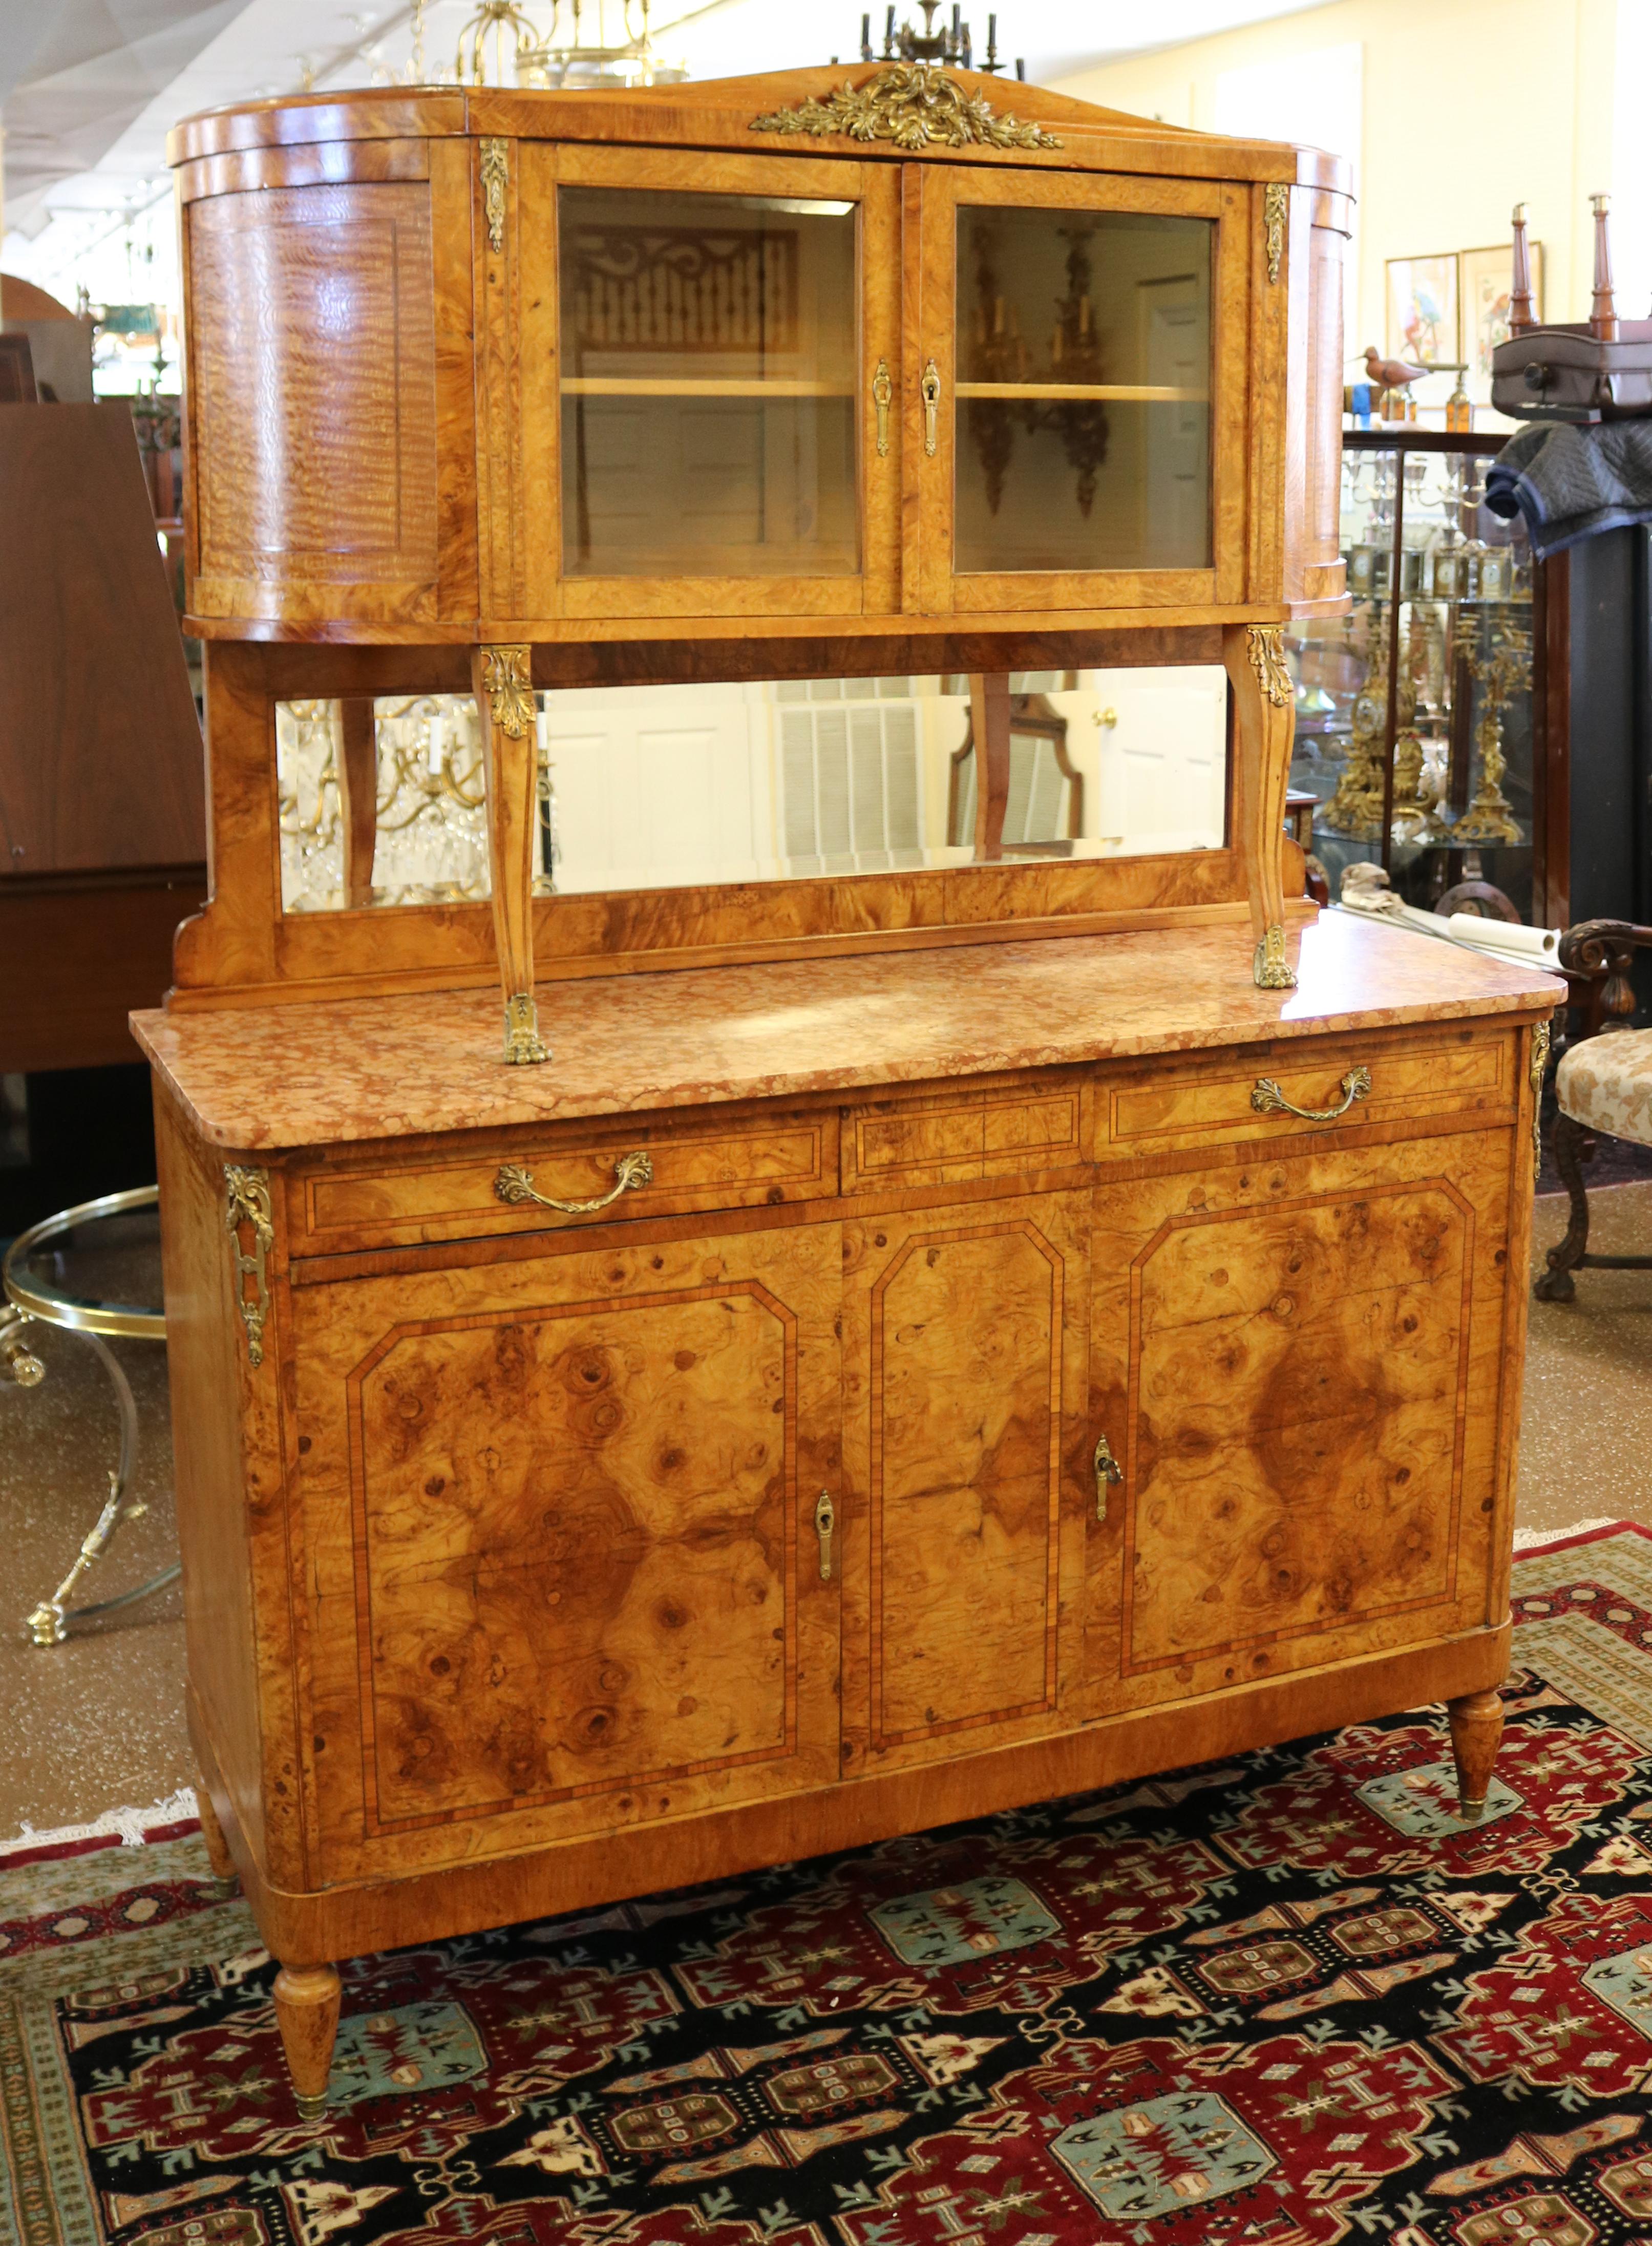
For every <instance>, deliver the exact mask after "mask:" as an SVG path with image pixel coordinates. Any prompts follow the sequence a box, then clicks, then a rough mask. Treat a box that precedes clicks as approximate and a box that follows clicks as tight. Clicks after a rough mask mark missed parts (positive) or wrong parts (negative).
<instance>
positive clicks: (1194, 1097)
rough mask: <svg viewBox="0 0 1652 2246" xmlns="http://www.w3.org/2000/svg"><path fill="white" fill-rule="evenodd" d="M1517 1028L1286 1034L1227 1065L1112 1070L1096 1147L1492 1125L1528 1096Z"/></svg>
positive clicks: (1145, 1149) (1104, 1153)
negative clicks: (1351, 1035)
mask: <svg viewBox="0 0 1652 2246" xmlns="http://www.w3.org/2000/svg"><path fill="white" fill-rule="evenodd" d="M1516 1035H1517V1033H1516V1031H1515V1030H1514V1029H1513V1027H1510V1028H1507V1029H1499V1028H1496V1027H1492V1026H1490V1025H1488V1024H1480V1023H1477V1024H1474V1026H1473V1027H1472V1029H1465V1030H1464V1031H1461V1032H1460V1033H1458V1035H1457V1036H1454V1037H1451V1038H1441V1037H1439V1036H1438V1035H1436V1036H1435V1037H1433V1038H1430V1039H1428V1040H1427V1041H1426V1042H1424V1040H1422V1039H1420V1038H1406V1037H1404V1036H1403V1035H1402V1036H1400V1037H1397V1038H1393V1039H1391V1040H1383V1039H1380V1038H1361V1039H1359V1040H1358V1041H1357V1043H1356V1042H1355V1041H1353V1040H1350V1039H1348V1038H1302V1039H1301V1040H1300V1041H1298V1040H1296V1039H1292V1040H1290V1041H1289V1042H1288V1043H1287V1042H1286V1041H1285V1040H1284V1039H1282V1038H1278V1039H1275V1040H1273V1041H1271V1042H1270V1043H1269V1044H1267V1045H1259V1046H1258V1047H1257V1048H1256V1049H1255V1050H1254V1052H1253V1053H1251V1054H1249V1055H1247V1054H1246V1053H1244V1052H1242V1051H1241V1052H1236V1053H1235V1054H1234V1056H1233V1058H1231V1059H1230V1060H1227V1061H1224V1062H1223V1063H1221V1064H1220V1065H1213V1064H1212V1063H1210V1062H1208V1061H1207V1063H1206V1064H1205V1065H1203V1066H1202V1067H1190V1066H1187V1065H1182V1064H1178V1063H1177V1062H1175V1061H1162V1060H1161V1061H1159V1062H1158V1063H1157V1064H1156V1065H1146V1066H1144V1065H1141V1064H1139V1063H1132V1065H1129V1066H1128V1067H1126V1068H1119V1069H1109V1070H1108V1071H1107V1072H1105V1075H1104V1076H1103V1077H1102V1079H1101V1080H1100V1082H1099V1083H1098V1086H1097V1093H1098V1097H1097V1116H1096V1151H1097V1154H1098V1159H1100V1160H1106V1159H1107V1157H1108V1156H1109V1155H1110V1154H1112V1155H1126V1154H1170V1153H1173V1152H1176V1151H1178V1150H1180V1148H1183V1147H1205V1146H1209V1145H1211V1144H1213V1143H1214V1142H1219V1141H1220V1140H1273V1139H1275V1138H1280V1137H1289V1136H1294V1135H1295V1134H1297V1133H1304V1132H1312V1131H1347V1130H1351V1129H1355V1128H1357V1127H1359V1126H1363V1125H1368V1124H1373V1123H1377V1124H1382V1123H1393V1124H1399V1125H1403V1126H1408V1127H1409V1126H1415V1125H1416V1124H1417V1123H1418V1122H1421V1121H1423V1120H1425V1119H1427V1118H1428V1117H1430V1116H1435V1115H1441V1116H1444V1115H1451V1114H1456V1113H1461V1114H1464V1115H1465V1116H1469V1117H1472V1119H1473V1120H1475V1121H1477V1122H1489V1121H1492V1120H1496V1119H1497V1118H1499V1117H1500V1116H1506V1115H1508V1114H1510V1113H1513V1109H1514V1106H1515V1105H1516V1102H1517V1099H1518V1097H1519V1084H1518V1071H1517V1067H1516V1061H1517V1055H1516V1052H1515V1045H1516Z"/></svg>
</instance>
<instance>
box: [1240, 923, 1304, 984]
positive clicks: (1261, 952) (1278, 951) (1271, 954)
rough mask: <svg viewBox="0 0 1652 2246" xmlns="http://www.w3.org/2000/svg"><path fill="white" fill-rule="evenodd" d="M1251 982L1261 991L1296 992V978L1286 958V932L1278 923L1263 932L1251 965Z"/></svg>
mask: <svg viewBox="0 0 1652 2246" xmlns="http://www.w3.org/2000/svg"><path fill="white" fill-rule="evenodd" d="M1250 971H1251V980H1252V981H1253V982H1254V983H1255V985H1256V988H1257V989H1258V990H1295V988H1296V977H1295V975H1293V974H1292V972H1291V967H1290V962H1289V960H1288V959H1287V957H1286V956H1285V931H1284V929H1283V928H1282V926H1281V924H1280V922H1278V921H1275V922H1273V924H1272V925H1271V926H1270V927H1268V928H1267V929H1264V930H1263V931H1262V937H1261V943H1258V945H1257V946H1256V953H1255V956H1254V958H1253V960H1252V961H1251V965H1250Z"/></svg>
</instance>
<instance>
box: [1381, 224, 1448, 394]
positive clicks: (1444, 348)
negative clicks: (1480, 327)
mask: <svg viewBox="0 0 1652 2246" xmlns="http://www.w3.org/2000/svg"><path fill="white" fill-rule="evenodd" d="M1458 345H1459V332H1458V293H1457V253H1456V251H1455V250H1445V251H1444V252H1443V253H1442V254H1441V255H1438V256H1437V257H1390V259H1389V260H1388V355H1389V357H1390V358H1397V359H1404V360H1405V361H1407V362H1408V363H1409V364H1411V365H1412V366H1439V365H1442V364H1445V365H1450V364H1453V363H1454V362H1455V361H1457V360H1458V359H1460V358H1461V357H1462V356H1463V353H1462V351H1461V350H1460V349H1459V347H1458Z"/></svg>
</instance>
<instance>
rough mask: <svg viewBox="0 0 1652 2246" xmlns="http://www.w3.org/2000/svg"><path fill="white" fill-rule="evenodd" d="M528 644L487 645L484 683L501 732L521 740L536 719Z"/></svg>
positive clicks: (495, 722)
mask: <svg viewBox="0 0 1652 2246" xmlns="http://www.w3.org/2000/svg"><path fill="white" fill-rule="evenodd" d="M530 661H531V658H530V656H529V653H528V650H527V648H526V647H485V648H484V649H483V650H482V684H483V685H484V686H485V687H486V690H487V706H488V709H489V711H490V712H491V714H492V716H493V723H494V724H495V725H497V726H498V727H499V729H500V732H501V733H508V734H509V736H510V738H512V740H513V741H520V739H521V738H522V736H523V734H524V733H526V732H527V729H528V727H529V726H530V725H532V724H533V722H534V687H533V673H532V670H531V669H530V667H529V666H530Z"/></svg>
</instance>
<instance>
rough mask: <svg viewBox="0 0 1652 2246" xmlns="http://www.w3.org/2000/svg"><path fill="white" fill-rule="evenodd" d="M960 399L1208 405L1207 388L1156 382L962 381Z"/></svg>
mask: <svg viewBox="0 0 1652 2246" xmlns="http://www.w3.org/2000/svg"><path fill="white" fill-rule="evenodd" d="M957 394H958V396H959V397H960V398H1094V399H1097V400H1098V401H1101V400H1105V399H1109V398H1127V399H1128V398H1134V399H1145V400H1146V402H1147V403H1148V404H1149V405H1209V403H1210V392H1209V391H1207V390H1179V389H1177V388H1175V387H1174V386H1173V385H1170V384H1167V383H1153V382H961V383H960V384H959V385H958V388H957Z"/></svg>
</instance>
